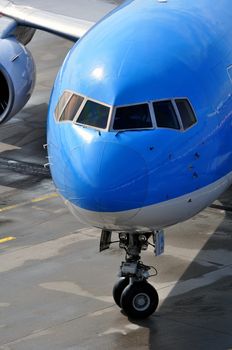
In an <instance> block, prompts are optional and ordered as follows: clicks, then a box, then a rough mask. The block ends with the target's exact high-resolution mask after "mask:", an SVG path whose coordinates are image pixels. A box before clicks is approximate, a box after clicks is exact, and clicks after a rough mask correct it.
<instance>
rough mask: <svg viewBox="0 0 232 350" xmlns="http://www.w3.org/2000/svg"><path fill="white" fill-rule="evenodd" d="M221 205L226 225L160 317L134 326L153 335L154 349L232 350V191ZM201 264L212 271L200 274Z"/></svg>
mask: <svg viewBox="0 0 232 350" xmlns="http://www.w3.org/2000/svg"><path fill="white" fill-rule="evenodd" d="M220 203H221V205H222V206H223V207H226V208H227V209H228V210H227V211H226V212H225V217H224V219H223V221H222V222H221V224H220V225H219V226H218V227H217V228H216V230H215V231H214V232H213V233H212V235H211V236H210V238H209V240H208V241H207V243H206V244H205V245H204V247H203V248H202V249H201V250H200V252H199V254H198V255H197V256H196V258H195V259H194V261H192V263H191V264H190V266H189V267H188V268H187V270H186V271H185V272H184V274H183V275H182V276H181V278H180V279H179V281H178V282H177V283H176V285H175V286H174V287H173V289H172V290H171V292H170V293H169V295H168V297H167V298H166V299H165V301H164V302H163V304H162V305H161V306H160V308H159V309H158V311H157V313H156V314H154V315H153V316H152V317H151V318H150V319H147V320H146V321H141V322H134V323H136V324H137V325H139V326H140V327H142V328H147V329H148V330H149V349H151V350H155V349H162V350H163V349H168V350H169V349H188V350H190V349H197V350H199V349H200V350H201V349H202V350H203V349H204V350H205V349H212V350H229V349H232V293H231V292H232V187H231V188H230V189H229V190H228V191H227V192H226V193H225V194H224V195H222V196H221V198H220ZM220 203H219V204H220ZM218 210H219V209H218ZM211 215H214V214H211ZM199 263H200V264H201V263H202V264H203V265H204V264H205V266H206V265H208V268H209V272H208V273H205V274H202V271H201V269H199V270H197V269H196V265H199ZM193 276H194V277H193ZM198 286H199V287H198ZM186 287H187V288H186ZM138 332H139V330H138Z"/></svg>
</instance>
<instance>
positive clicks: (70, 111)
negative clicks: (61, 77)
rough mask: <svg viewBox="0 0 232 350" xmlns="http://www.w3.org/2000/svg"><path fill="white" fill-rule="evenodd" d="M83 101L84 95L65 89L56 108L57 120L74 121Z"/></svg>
mask: <svg viewBox="0 0 232 350" xmlns="http://www.w3.org/2000/svg"><path fill="white" fill-rule="evenodd" d="M83 101H84V97H82V96H79V95H77V94H74V93H72V92H70V91H64V93H63V95H62V96H61V98H60V100H59V102H58V104H57V106H56V109H55V117H56V120H57V121H67V120H71V121H72V120H73V119H74V117H75V115H76V113H77V111H78V110H79V108H80V106H81V104H82V102H83Z"/></svg>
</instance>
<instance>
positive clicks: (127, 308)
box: [121, 281, 159, 319]
mask: <svg viewBox="0 0 232 350" xmlns="http://www.w3.org/2000/svg"><path fill="white" fill-rule="evenodd" d="M158 303H159V297H158V294H157V291H156V290H155V288H154V287H153V286H152V285H150V284H149V283H147V282H146V281H141V282H134V283H133V284H130V285H128V286H127V287H126V289H124V291H123V293H122V296H121V307H122V309H123V311H124V312H125V313H126V314H127V316H129V317H131V318H134V319H144V318H147V317H149V316H150V315H151V314H153V312H154V311H155V310H156V309H157V306H158Z"/></svg>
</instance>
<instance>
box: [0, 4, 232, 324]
mask: <svg viewBox="0 0 232 350" xmlns="http://www.w3.org/2000/svg"><path fill="white" fill-rule="evenodd" d="M77 11H78V8H77ZM0 12H1V14H2V16H1V18H0V52H1V55H0V86H1V91H0V121H1V123H3V122H5V121H7V120H8V119H10V118H11V117H13V116H14V115H15V114H16V113H17V112H18V111H19V110H20V109H21V108H22V107H23V106H24V105H25V103H26V102H27V101H28V99H29V97H30V95H31V93H32V90H33V86H34V81H35V69H34V62H33V59H32V57H31V55H30V53H29V51H28V50H27V49H26V45H27V43H28V42H29V41H30V40H31V39H32V37H33V34H34V31H35V29H41V30H45V31H48V32H51V33H54V34H56V35H60V36H62V37H64V38H67V39H70V40H73V41H74V42H75V44H74V46H73V48H72V49H71V50H70V52H69V53H68V54H67V57H66V58H65V60H64V63H63V65H62V67H61V68H60V71H59V73H58V75H57V78H56V80H55V83H54V87H53V90H52V93H51V99H50V104H49V112H48V128H47V133H48V135H47V144H48V155H49V162H50V169H51V173H52V178H53V180H54V183H55V185H56V187H57V190H58V191H59V193H60V194H61V196H62V197H63V198H64V200H65V202H66V203H67V205H68V206H69V208H70V209H71V211H72V212H73V213H74V214H75V215H76V216H77V217H78V218H79V219H80V220H81V221H83V222H85V223H87V224H89V225H92V226H94V227H97V228H100V229H101V230H102V235H101V250H103V249H106V248H108V247H109V245H110V243H111V233H112V232H113V231H116V232H118V233H119V246H120V248H122V249H125V251H126V259H125V261H124V262H123V263H122V265H121V267H120V276H121V278H120V279H119V280H118V282H117V283H116V284H115V286H114V289H113V296H114V299H115V302H116V303H117V304H118V305H119V306H120V307H121V308H122V309H123V310H124V312H125V314H127V315H128V316H129V317H131V318H138V319H139V318H146V317H148V316H150V315H151V314H152V313H153V312H154V311H155V310H156V308H157V306H158V294H157V292H156V290H155V289H154V288H153V287H152V286H151V285H150V284H149V283H148V282H147V279H148V277H149V275H150V274H149V270H150V267H149V266H145V265H144V264H143V263H142V262H141V260H140V253H141V250H146V249H147V247H148V245H149V244H152V245H153V246H154V247H155V251H156V254H159V253H160V252H161V251H162V245H163V235H162V229H163V228H165V227H167V226H169V225H173V224H176V223H178V222H181V221H184V220H186V219H188V218H190V217H192V216H193V215H195V214H196V213H198V212H199V211H201V210H202V209H204V208H205V207H206V206H208V205H209V204H210V203H211V202H212V201H214V200H215V199H216V198H217V197H218V196H219V195H220V194H221V193H222V192H223V191H225V190H226V189H227V188H228V186H229V185H230V184H231V183H232V4H231V0H194V1H192V0H166V1H165V0H129V1H126V2H125V3H124V4H123V5H121V6H119V7H118V8H116V9H115V10H114V11H113V12H111V13H110V14H108V15H107V16H106V17H105V18H103V19H102V20H101V21H100V22H98V23H91V22H86V21H83V20H78V19H74V18H69V17H65V16H62V15H57V14H53V13H49V12H46V11H42V10H37V9H33V8H29V7H23V6H16V5H14V4H13V3H12V2H10V1H5V0H0ZM150 239H152V243H150V241H149V240H150Z"/></svg>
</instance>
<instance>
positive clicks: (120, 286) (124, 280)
mask: <svg viewBox="0 0 232 350" xmlns="http://www.w3.org/2000/svg"><path fill="white" fill-rule="evenodd" d="M129 283H130V279H129V277H121V278H120V279H119V280H118V281H117V282H116V283H115V285H114V288H113V298H114V301H115V303H116V304H117V305H118V306H119V307H121V303H120V300H121V296H122V292H123V291H124V289H125V288H126V287H127V286H128V284H129Z"/></svg>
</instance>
